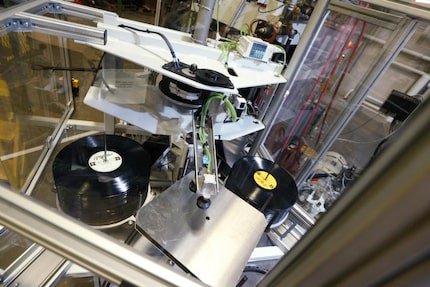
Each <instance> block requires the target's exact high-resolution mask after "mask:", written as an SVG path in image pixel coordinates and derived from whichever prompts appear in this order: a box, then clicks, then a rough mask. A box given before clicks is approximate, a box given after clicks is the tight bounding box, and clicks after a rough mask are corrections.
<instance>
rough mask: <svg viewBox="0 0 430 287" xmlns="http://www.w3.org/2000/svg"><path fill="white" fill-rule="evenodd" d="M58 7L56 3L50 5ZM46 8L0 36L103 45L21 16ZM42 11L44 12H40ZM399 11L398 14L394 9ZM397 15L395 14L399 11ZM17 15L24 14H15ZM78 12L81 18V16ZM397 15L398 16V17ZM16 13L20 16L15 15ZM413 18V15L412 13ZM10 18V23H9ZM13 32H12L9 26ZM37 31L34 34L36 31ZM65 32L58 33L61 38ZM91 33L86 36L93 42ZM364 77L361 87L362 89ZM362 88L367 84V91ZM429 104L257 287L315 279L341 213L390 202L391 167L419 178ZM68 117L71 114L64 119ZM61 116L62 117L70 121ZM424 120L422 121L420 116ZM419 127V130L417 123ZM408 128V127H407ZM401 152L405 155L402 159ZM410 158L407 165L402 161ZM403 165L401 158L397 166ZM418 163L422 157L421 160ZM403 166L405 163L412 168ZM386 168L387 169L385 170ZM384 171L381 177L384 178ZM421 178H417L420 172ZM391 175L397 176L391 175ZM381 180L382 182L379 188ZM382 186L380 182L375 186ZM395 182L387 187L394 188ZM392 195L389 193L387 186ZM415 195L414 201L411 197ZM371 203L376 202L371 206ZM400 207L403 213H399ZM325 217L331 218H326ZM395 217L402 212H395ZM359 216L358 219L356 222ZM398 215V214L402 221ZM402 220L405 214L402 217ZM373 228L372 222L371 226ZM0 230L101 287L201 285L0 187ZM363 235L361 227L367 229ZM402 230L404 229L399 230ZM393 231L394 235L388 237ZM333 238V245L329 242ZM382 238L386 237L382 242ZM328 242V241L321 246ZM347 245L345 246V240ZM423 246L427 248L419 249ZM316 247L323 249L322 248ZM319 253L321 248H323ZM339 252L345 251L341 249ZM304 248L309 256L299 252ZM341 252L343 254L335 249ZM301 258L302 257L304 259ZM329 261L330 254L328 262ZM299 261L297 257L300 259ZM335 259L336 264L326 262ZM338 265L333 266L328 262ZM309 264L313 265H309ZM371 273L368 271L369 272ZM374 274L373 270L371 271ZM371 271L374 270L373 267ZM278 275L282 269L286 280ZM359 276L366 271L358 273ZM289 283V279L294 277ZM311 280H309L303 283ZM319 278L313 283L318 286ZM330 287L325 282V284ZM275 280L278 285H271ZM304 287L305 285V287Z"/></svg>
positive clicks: (320, 11) (292, 71)
mask: <svg viewBox="0 0 430 287" xmlns="http://www.w3.org/2000/svg"><path fill="white" fill-rule="evenodd" d="M58 2H60V1H58ZM368 2H370V3H372V4H373V3H374V4H381V5H386V6H387V7H390V8H392V7H393V6H395V8H397V7H398V6H397V4H394V3H393V2H387V1H376V0H372V1H368ZM44 3H46V1H31V2H27V3H23V4H21V5H18V6H16V7H13V8H12V9H10V10H8V11H7V12H5V14H0V23H1V24H2V25H3V26H2V27H1V28H0V29H1V32H2V33H4V32H6V31H8V29H12V28H13V27H10V26H8V23H13V19H28V20H30V23H29V24H31V23H33V24H34V27H33V28H36V29H37V27H38V26H39V27H41V26H43V25H41V24H42V23H46V24H47V25H48V26H50V25H52V26H54V27H60V28H61V29H63V31H62V32H59V34H56V33H57V31H52V30H50V29H47V30H43V31H44V32H48V33H51V32H52V33H54V32H55V33H54V35H60V36H69V37H70V36H71V35H74V33H77V34H79V33H80V32H82V34H83V36H82V35H81V36H76V39H78V40H79V39H82V38H80V37H84V39H86V40H88V37H89V38H92V37H94V38H95V39H96V41H100V40H102V39H103V37H102V34H103V31H99V30H98V29H94V31H93V29H90V30H87V29H80V28H81V27H80V26H79V25H76V26H75V27H78V29H77V30H72V29H71V28H70V29H71V30H68V29H69V28H67V26H66V25H63V23H62V22H58V21H51V20H52V19H51V20H49V21H48V20H47V21H46V22H45V21H44V20H43V19H44V18H40V17H37V16H35V15H32V14H30V15H29V14H28V13H36V11H45V10H43V9H42V10H40V9H41V8H44V7H45V6H43V4H44ZM48 3H56V2H48ZM60 3H61V5H63V6H62V7H63V8H64V11H66V13H67V12H68V13H70V14H71V15H79V16H80V17H82V15H89V16H87V17H88V18H91V17H103V13H101V12H100V11H97V10H96V9H86V8H85V7H80V8H81V9H76V8H77V7H76V6H75V5H73V4H71V3H67V2H62V1H61V2H60ZM328 4H329V2H328V1H325V0H320V1H318V4H317V7H316V9H315V11H314V13H315V15H320V16H319V17H314V18H312V19H311V21H309V24H308V26H309V28H308V29H307V30H306V32H305V33H304V34H303V35H302V39H301V41H300V43H299V47H298V51H299V53H298V54H296V55H295V56H294V58H293V60H292V62H291V63H290V65H289V67H291V68H288V69H287V70H286V72H285V73H284V76H285V77H286V78H287V79H288V81H289V82H288V83H287V84H285V85H281V86H280V87H279V88H278V90H277V92H276V94H275V100H274V102H273V106H277V107H280V106H282V103H283V101H284V100H285V98H286V97H287V96H288V90H289V88H290V85H291V83H292V82H294V79H295V77H296V76H297V73H298V71H299V69H300V66H301V64H302V63H301V59H302V58H304V57H305V55H306V53H308V52H309V50H308V49H307V48H308V47H310V46H311V45H310V44H311V43H312V41H313V40H314V38H313V35H315V34H316V32H317V31H318V29H319V27H320V25H321V23H322V21H323V20H324V17H325V16H324V14H325V13H324V11H325V10H326V9H327V6H328ZM45 8H46V7H45ZM402 8H403V7H402ZM399 9H400V8H399ZM87 10H91V11H96V12H94V13H93V12H91V13H90V12H88V11H87ZM22 11H25V12H22ZM81 11H82V13H81ZM403 11H404V10H403ZM21 12H22V13H21ZM414 13H415V11H414ZM14 15H15V16H16V17H15V16H14ZM418 16H419V17H420V18H423V19H428V14H423V15H422V14H421V13H418ZM7 19H12V22H8V20H7ZM20 21H21V20H20ZM18 24H19V25H18V29H27V27H26V26H27V25H26V24H24V22H19V23H18ZM414 25H415V21H411V22H410V23H405V26H404V28H403V31H402V32H404V33H406V31H410V29H413V28H414ZM12 26H13V25H12ZM41 29H42V28H41ZM64 29H65V30H64ZM93 32H94V34H93ZM397 44H398V45H401V43H397ZM389 52H391V53H393V54H392V55H394V54H395V53H396V52H397V51H387V53H389ZM384 68H385V67H384V66H380V67H378V69H375V70H374V73H375V74H374V75H373V76H376V74H378V73H380V72H382V71H383V69H384ZM370 80H371V79H370V77H369V81H370ZM368 84H370V83H368ZM363 94H365V88H364V87H363V88H362V89H361V90H360V91H358V92H357V101H360V100H361V96H362V95H363ZM429 109H430V108H429V104H428V103H427V105H426V108H425V110H424V109H423V110H424V112H421V113H420V114H419V115H420V116H419V117H418V119H417V120H415V121H413V122H412V127H414V128H411V129H410V130H408V131H407V132H405V134H404V135H402V137H401V141H400V143H399V144H398V145H396V146H395V147H393V148H392V149H390V151H391V152H388V153H386V154H385V155H386V156H385V157H383V159H381V160H380V161H379V162H378V164H375V165H374V167H373V168H372V169H369V171H368V172H367V173H366V178H363V179H362V180H361V181H359V183H360V184H358V185H356V186H354V189H353V190H354V191H350V192H348V194H347V196H345V197H343V198H341V200H339V203H338V204H337V205H336V206H334V207H333V209H331V210H330V212H329V213H328V214H327V216H325V217H324V218H323V220H322V221H320V222H321V223H318V225H316V226H315V228H313V229H312V232H311V233H309V235H308V236H306V238H305V239H306V240H302V241H300V242H299V244H298V246H297V248H294V249H293V250H292V251H291V253H290V254H289V255H288V256H286V257H285V258H284V260H282V261H281V263H280V264H278V265H277V266H276V267H275V269H274V270H273V272H271V273H270V274H269V275H268V276H267V277H266V278H265V279H264V280H263V282H262V283H261V286H285V282H287V283H288V284H287V285H294V284H291V283H292V282H294V281H285V280H293V279H294V278H296V280H299V279H304V277H303V274H301V273H300V272H303V270H305V269H306V268H309V270H310V271H309V272H308V273H306V274H307V275H308V276H310V274H311V271H318V268H319V267H320V266H321V265H318V264H319V261H318V262H317V261H315V260H314V259H315V257H313V256H312V255H308V254H309V253H308V252H309V251H315V249H316V248H318V247H320V246H321V245H319V244H320V241H317V239H318V238H320V240H329V239H330V237H327V236H329V235H326V234H328V232H330V231H331V230H334V229H335V227H336V226H337V225H336V224H341V223H340V222H339V220H340V219H343V218H344V217H343V216H344V215H345V214H347V215H351V219H354V220H352V221H351V224H359V221H358V220H361V219H362V218H363V217H361V218H358V219H357V218H356V217H353V216H352V215H353V214H351V213H347V211H348V209H351V208H353V207H356V206H357V205H359V204H360V203H367V204H368V205H366V208H368V209H364V210H363V211H365V210H370V211H371V207H372V206H374V205H375V204H376V205H378V206H379V205H380V204H383V203H384V200H387V199H388V198H391V196H392V193H390V192H392V190H390V189H389V188H388V187H384V185H385V183H386V182H389V181H388V179H390V177H391V179H392V178H393V177H392V176H391V175H392V174H390V171H391V172H396V170H395V167H399V166H400V167H402V168H404V167H405V166H406V164H413V165H412V166H410V170H409V173H406V174H403V175H404V176H414V175H417V174H418V175H420V174H422V172H420V166H421V165H420V157H419V156H418V157H417V155H416V154H414V152H413V151H411V150H410V149H408V147H409V145H410V144H413V143H416V144H419V147H420V149H419V151H422V152H423V154H424V155H425V157H426V158H425V159H427V161H426V162H429V160H428V156H429V154H428V151H427V149H426V147H427V146H428V144H429V143H428V136H427V133H426V132H425V131H426V126H425V124H426V123H428V121H429V120H430V119H429V118H428V115H430V110H429ZM70 113H71V111H70ZM70 113H69V115H70ZM277 113H279V110H278V111H276V110H273V111H270V113H269V114H268V115H267V116H266V124H268V125H270V124H271V123H273V120H274V118H275V117H276V115H277ZM426 115H427V116H426ZM66 118H67V115H65V118H64V119H62V124H61V125H60V126H59V127H58V129H57V130H56V134H55V135H53V138H52V139H49V140H48V141H49V143H48V144H47V146H48V149H49V150H51V151H52V149H51V148H52V147H54V146H55V145H56V144H57V143H58V141H59V140H60V137H61V132H62V131H63V130H64V129H65V128H66V126H67V122H66V120H65V119H66ZM420 120H421V122H420ZM408 127H409V126H408ZM265 136H267V135H265V134H264V133H263V134H261V135H260V136H259V137H258V138H257V140H256V142H255V143H254V145H253V148H252V150H251V152H250V153H251V154H252V153H254V154H255V153H257V151H258V147H259V146H260V145H261V143H262V142H263V141H264V139H265ZM424 140H427V142H423V141H424ZM406 152H408V153H407V154H406ZM402 153H405V154H406V155H404V156H401V154H402ZM44 155H45V157H44V159H43V160H42V162H41V163H40V166H39V168H38V171H37V172H36V175H35V176H34V178H33V180H34V181H32V183H30V184H29V186H28V190H31V187H32V185H33V184H34V183H35V182H36V181H37V178H38V176H37V174H40V172H41V170H42V169H43V168H44V167H45V165H46V162H47V159H48V158H49V155H50V154H49V151H47V152H46V153H44ZM406 156H410V157H406ZM399 157H400V158H401V159H402V161H398V162H397V160H398V159H399ZM405 157H406V158H405ZM423 158H424V157H423ZM410 159H413V160H412V161H411V160H410ZM396 162H397V166H396V165H394V163H396ZM390 165H393V166H392V167H391V169H389V168H390ZM384 170H387V171H386V172H385V173H384ZM425 170H427V171H428V164H427V165H426V169H425ZM421 171H422V170H421ZM397 173H398V174H402V173H400V172H399V171H398V170H397ZM384 179H386V180H387V181H385V182H384ZM419 179H420V180H421V181H419V182H415V184H416V185H415V186H414V187H416V196H418V197H421V198H428V197H426V194H425V193H424V194H423V193H422V191H423V189H420V187H421V185H420V184H424V185H423V186H426V185H425V178H424V179H423V178H422V177H420V178H419ZM381 180H382V181H381ZM396 182H397V181H393V183H394V184H395V183H396ZM390 187H393V185H390ZM394 187H395V186H394ZM374 190H380V193H378V194H380V197H377V198H376V199H371V198H372V197H374V196H375V194H371V195H370V196H369V192H367V193H366V191H374ZM424 191H426V188H424ZM399 192H400V194H401V195H403V196H404V195H405V194H406V192H409V190H408V189H407V188H404V189H401V190H399ZM362 194H363V198H364V199H363V200H365V199H367V200H368V201H364V202H363V201H358V200H357V199H358V198H359V197H361V195H362ZM414 194H415V193H414ZM372 200H379V201H377V202H375V201H372ZM423 204H427V202H426V201H422V203H421V204H420V205H419V207H420V208H421V207H423V208H424V207H426V209H425V210H429V208H428V205H423ZM401 207H402V202H394V203H393V204H392V205H390V208H392V209H393V211H395V210H396V208H399V210H400V208H401ZM403 207H404V206H403ZM359 209H360V206H357V207H356V209H355V210H359ZM414 209H416V210H417V211H420V212H424V211H423V210H424V209H418V208H417V206H415V207H414ZM332 210H333V211H332ZM402 210H403V209H402ZM384 211H385V212H386V213H383V214H380V215H379V216H380V217H377V216H378V215H377V214H376V215H375V214H372V215H373V216H374V217H373V218H371V219H372V220H375V222H376V220H381V219H383V216H390V215H392V212H391V211H390V210H387V209H384ZM362 213H363V212H361V213H360V214H362ZM402 214H403V213H402ZM406 215H407V214H406ZM409 215H410V217H408V218H409V219H411V220H412V219H414V218H413V216H415V215H417V213H414V214H412V215H411V214H409ZM378 222H379V221H378ZM0 224H3V225H5V226H7V227H8V228H10V229H11V230H14V231H16V232H17V233H19V234H22V235H23V236H25V237H28V238H30V239H32V240H34V241H35V242H36V243H38V244H40V245H41V246H43V247H46V248H48V249H49V250H52V251H53V252H55V253H56V254H58V255H60V256H63V257H65V258H67V259H69V260H71V261H73V262H75V263H77V264H79V265H81V266H83V267H85V268H87V269H88V270H90V271H92V272H94V273H95V274H98V275H100V276H102V277H104V278H106V279H108V280H111V281H112V282H113V283H118V284H119V283H121V282H124V281H126V282H129V283H132V284H134V285H136V286H151V287H153V286H187V287H192V286H203V285H202V284H201V282H199V281H198V280H196V279H195V278H191V277H188V276H184V275H183V274H181V273H178V272H176V271H174V270H172V269H171V268H170V267H168V266H164V265H160V264H157V263H154V262H153V261H152V260H151V259H150V258H148V257H146V256H143V255H141V254H138V253H136V251H135V250H133V249H131V248H130V247H128V246H126V245H124V244H122V243H119V242H117V241H116V240H114V239H112V238H110V237H108V236H106V235H105V234H103V233H101V232H99V231H96V230H93V229H90V228H89V227H88V226H86V225H84V224H82V223H80V222H78V221H76V220H74V219H71V218H69V217H67V216H64V215H63V214H60V213H59V212H58V211H57V210H54V209H51V208H49V207H47V206H45V205H44V204H42V203H40V202H37V201H36V200H35V199H33V198H31V197H29V196H26V195H23V194H18V193H15V192H13V191H11V190H10V189H9V188H7V187H4V186H0ZM367 227H368V226H367ZM402 227H405V226H402ZM345 228H346V226H345V225H342V226H341V228H340V229H339V231H338V232H337V233H335V235H336V236H342V235H341V232H342V231H344V230H345ZM349 228H351V225H349ZM361 231H362V233H360V234H358V235H360V236H361V237H357V239H356V240H359V239H369V237H368V236H370V235H371V233H372V232H371V231H372V229H363V230H361ZM393 231H394V230H393ZM384 235H385V236H390V235H392V233H389V230H386V231H385V233H384ZM336 238H338V237H336ZM385 238H386V237H385ZM328 242H330V241H328ZM351 242H353V241H352V240H351ZM427 242H428V241H427ZM324 244H327V242H325V243H324ZM324 246H325V245H324ZM344 247H345V248H344ZM307 248H310V249H307ZM342 248H343V249H342ZM307 250H308V251H307ZM324 250H325V251H328V252H330V250H329V248H327V249H324ZM338 251H339V252H343V251H347V249H346V245H345V246H341V248H339V250H338ZM329 255H330V254H329ZM302 256H303V257H302ZM324 259H327V260H328V259H330V258H328V257H324ZM332 259H336V258H332ZM297 262H299V263H301V262H305V263H306V264H305V263H303V265H304V266H306V268H304V269H300V268H293V267H292V266H293V265H294V264H295V263H297ZM334 262H336V263H338V261H334ZM312 263H313V264H312ZM375 266H376V265H375ZM376 267H378V266H376ZM379 268H381V267H380V266H379ZM286 269H289V271H288V272H287V271H286ZM364 271H366V270H364ZM284 274H287V276H285V277H283V276H284ZM295 276H297V277H295ZM326 276H327V278H328V277H329V276H331V273H330V274H328V273H327V274H326ZM309 278H311V277H309ZM320 278H322V277H319V278H318V279H320ZM329 279H330V278H329ZM278 280H280V281H278ZM274 282H283V283H279V284H280V285H276V284H277V283H274ZM297 286H299V284H298V285H297ZM307 286H311V285H307ZM312 286H313V285H312Z"/></svg>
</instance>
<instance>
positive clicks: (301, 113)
mask: <svg viewBox="0 0 430 287" xmlns="http://www.w3.org/2000/svg"><path fill="white" fill-rule="evenodd" d="M351 22H352V18H349V20H348V23H347V24H346V25H345V27H348V26H349V25H350V24H351ZM346 32H347V29H346V28H345V29H342V32H341V35H339V37H338V38H337V40H336V43H335V44H334V46H333V49H332V50H331V51H330V53H329V55H328V57H327V60H326V63H325V65H324V66H323V68H322V70H321V72H320V75H319V77H318V79H317V80H316V82H315V83H314V85H313V87H312V89H311V91H310V92H309V95H308V97H307V98H306V101H305V102H304V104H303V106H302V107H301V109H300V111H299V113H298V115H297V117H296V118H295V120H294V122H293V125H292V127H291V129H290V131H289V133H288V135H287V137H286V138H285V139H284V141H283V142H282V146H281V149H280V153H279V154H280V155H282V154H283V152H284V150H285V149H286V148H287V146H288V145H289V143H290V140H291V139H292V137H293V134H294V132H296V129H297V127H298V126H299V123H300V121H301V120H302V118H303V116H304V113H305V111H306V109H307V108H308V106H309V105H310V104H311V102H312V98H313V96H314V93H315V90H316V88H317V86H318V85H319V84H320V82H321V81H322V79H323V78H324V75H325V73H326V71H327V70H328V68H329V65H330V63H331V60H332V59H333V57H334V56H335V54H336V51H337V48H338V47H339V45H340V43H341V41H342V39H343V37H344V35H345V33H346ZM281 158H282V156H280V157H279V158H278V160H281Z"/></svg>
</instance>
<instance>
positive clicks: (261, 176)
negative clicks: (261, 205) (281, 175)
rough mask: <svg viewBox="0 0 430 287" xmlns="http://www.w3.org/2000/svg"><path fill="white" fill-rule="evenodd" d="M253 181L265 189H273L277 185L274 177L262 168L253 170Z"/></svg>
mask: <svg viewBox="0 0 430 287" xmlns="http://www.w3.org/2000/svg"><path fill="white" fill-rule="evenodd" d="M254 181H255V183H256V184H257V185H258V186H259V187H261V188H264V189H267V190H273V189H275V188H276V186H277V185H278V182H277V181H276V178H275V177H274V176H273V175H271V174H270V173H268V172H267V171H264V170H257V171H256V172H254Z"/></svg>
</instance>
